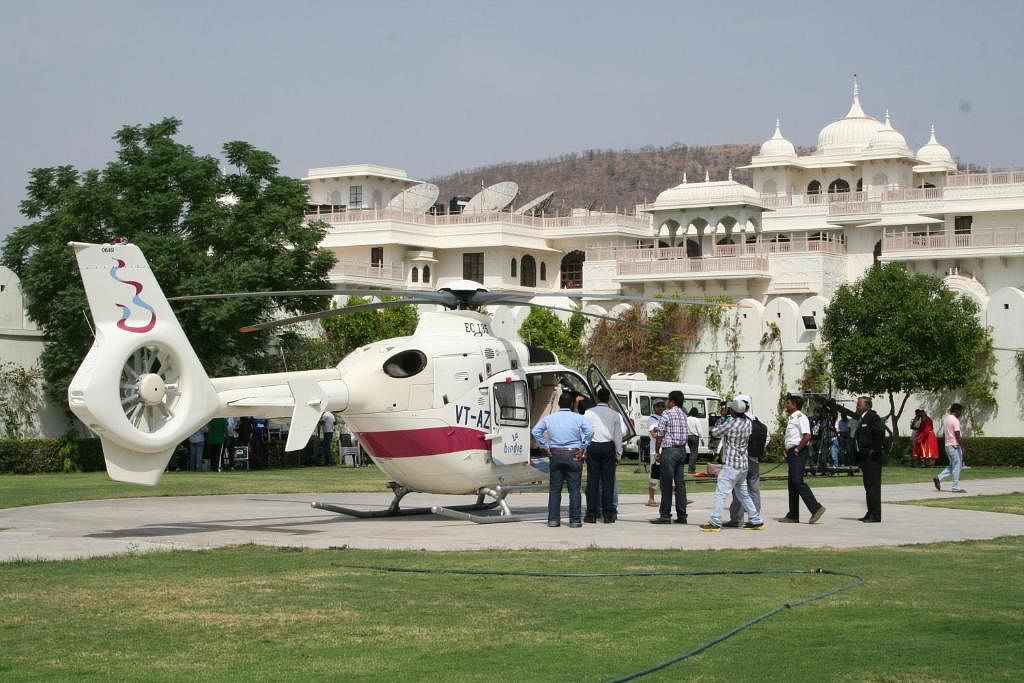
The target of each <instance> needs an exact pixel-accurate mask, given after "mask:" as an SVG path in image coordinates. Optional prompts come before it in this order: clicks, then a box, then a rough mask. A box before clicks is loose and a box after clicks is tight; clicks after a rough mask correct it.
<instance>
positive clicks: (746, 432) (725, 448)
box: [700, 400, 764, 531]
mask: <svg viewBox="0 0 1024 683" xmlns="http://www.w3.org/2000/svg"><path fill="white" fill-rule="evenodd" d="M727 407H728V413H729V414H728V415H727V416H726V417H724V418H722V419H721V420H719V421H718V424H716V425H715V426H714V428H713V429H712V430H711V435H712V436H717V437H720V438H721V439H722V469H721V470H720V471H719V472H718V487H717V489H716V490H715V507H714V509H713V510H712V511H711V521H710V522H708V523H706V524H701V525H700V530H701V531H721V530H722V511H723V510H724V509H725V501H726V499H728V498H729V496H730V495H731V494H732V493H733V491H735V492H736V496H737V497H738V498H739V499H740V503H741V504H742V505H743V508H744V509H745V510H746V511H747V515H748V516H749V517H750V521H749V522H747V523H746V524H744V525H743V528H744V529H752V530H754V531H759V530H761V529H763V528H764V520H762V519H761V514H760V513H759V512H758V510H757V508H756V507H754V501H753V500H751V499H750V493H749V492H748V491H747V467H748V461H747V445H748V443H749V442H750V432H751V430H752V424H751V421H750V419H749V418H748V417H747V415H746V413H747V404H746V403H745V402H744V401H739V400H733V401H729V403H728V404H727Z"/></svg>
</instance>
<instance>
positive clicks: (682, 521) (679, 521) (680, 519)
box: [675, 517, 686, 524]
mask: <svg viewBox="0 0 1024 683" xmlns="http://www.w3.org/2000/svg"><path fill="white" fill-rule="evenodd" d="M675 522H676V524H686V517H676V519H675Z"/></svg>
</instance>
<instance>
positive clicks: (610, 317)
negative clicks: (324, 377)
mask: <svg viewBox="0 0 1024 683" xmlns="http://www.w3.org/2000/svg"><path fill="white" fill-rule="evenodd" d="M490 305H504V306H508V305H519V306H529V307H530V308H546V309H547V310H549V311H563V312H565V313H575V314H577V315H582V316H583V317H585V318H597V319H600V320H610V321H611V322H615V323H621V324H623V325H629V326H630V327H637V328H640V329H643V330H654V331H658V330H660V329H661V328H659V327H656V326H654V325H645V324H644V323H638V322H633V321H632V320H623V319H622V318H617V317H615V316H613V315H604V314H602V313H590V312H588V311H582V310H576V309H572V308H562V307H560V306H548V305H547V304H531V303H522V302H514V301H512V302H510V301H492V302H491V303H490ZM675 336H676V337H679V338H681V339H692V338H693V336H692V335H688V334H677V335H675Z"/></svg>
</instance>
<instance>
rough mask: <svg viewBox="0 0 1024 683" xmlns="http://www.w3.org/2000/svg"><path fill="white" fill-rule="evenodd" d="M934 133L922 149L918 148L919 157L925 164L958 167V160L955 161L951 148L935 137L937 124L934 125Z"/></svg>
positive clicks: (952, 168)
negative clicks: (940, 142) (941, 143)
mask: <svg viewBox="0 0 1024 683" xmlns="http://www.w3.org/2000/svg"><path fill="white" fill-rule="evenodd" d="M931 132H932V135H931V137H930V138H928V142H926V143H925V144H924V146H923V147H921V149H919V150H917V155H916V156H917V159H918V161H920V162H921V163H923V164H934V165H937V166H946V167H947V168H949V169H950V170H955V169H956V162H955V161H953V155H952V154H950V153H949V150H948V149H947V148H946V147H944V146H943V145H940V144H939V142H938V140H936V139H935V126H932V131H931Z"/></svg>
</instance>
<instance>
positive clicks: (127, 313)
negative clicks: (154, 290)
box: [110, 259, 156, 333]
mask: <svg viewBox="0 0 1024 683" xmlns="http://www.w3.org/2000/svg"><path fill="white" fill-rule="evenodd" d="M114 260H115V261H117V265H116V266H114V267H112V268H111V269H110V277H112V278H114V279H115V280H117V281H118V282H120V283H121V284H123V285H130V286H131V287H133V288H134V289H135V295H134V296H133V297H132V303H133V304H135V305H136V306H138V307H139V308H143V309H145V310H147V311H149V322H147V323H146V324H144V325H137V326H133V325H129V324H128V318H130V317H131V316H132V309H131V308H130V307H128V306H125V305H124V304H119V303H115V304H114V305H115V306H117V307H118V308H120V309H121V319H120V320H118V321H117V326H118V328H120V329H122V330H124V331H125V332H138V333H142V332H149V331H150V330H152V329H153V327H154V326H155V325H156V311H155V310H153V307H152V306H150V305H149V304H147V303H146V302H145V301H143V300H142V297H140V296H139V295H140V294H142V283H141V282H135V281H134V280H122V279H121V278H119V277H118V276H117V271H118V270H120V269H121V268H124V265H125V264H124V261H122V260H121V259H114Z"/></svg>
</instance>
